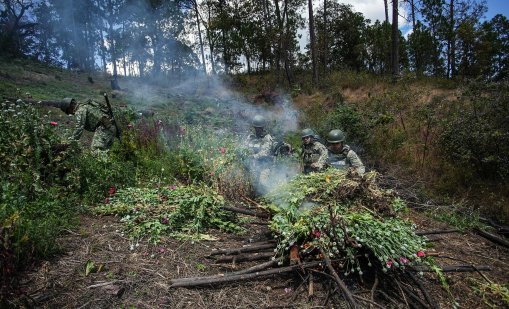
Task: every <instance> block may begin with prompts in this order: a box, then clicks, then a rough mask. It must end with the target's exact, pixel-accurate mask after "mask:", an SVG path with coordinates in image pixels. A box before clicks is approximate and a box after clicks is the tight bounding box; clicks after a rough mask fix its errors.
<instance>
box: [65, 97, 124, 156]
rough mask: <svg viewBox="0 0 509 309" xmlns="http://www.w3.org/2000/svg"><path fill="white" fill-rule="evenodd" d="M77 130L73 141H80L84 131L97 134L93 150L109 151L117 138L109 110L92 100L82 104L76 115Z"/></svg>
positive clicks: (72, 137)
mask: <svg viewBox="0 0 509 309" xmlns="http://www.w3.org/2000/svg"><path fill="white" fill-rule="evenodd" d="M74 114H75V117H76V128H75V130H74V133H73V134H72V136H71V139H74V140H79V139H80V137H81V135H82V134H83V130H87V131H90V132H95V134H94V137H93V139H92V145H91V148H92V150H107V149H109V148H110V147H111V145H112V144H113V140H114V139H115V136H116V129H115V125H114V124H113V121H112V119H111V118H110V116H109V115H108V108H107V107H106V106H104V105H102V104H100V103H97V102H95V101H92V100H88V101H87V102H84V103H80V104H78V106H77V107H76V112H75V113H74Z"/></svg>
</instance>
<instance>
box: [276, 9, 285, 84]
mask: <svg viewBox="0 0 509 309" xmlns="http://www.w3.org/2000/svg"><path fill="white" fill-rule="evenodd" d="M274 5H275V7H276V22H277V29H278V31H277V33H278V42H277V47H276V51H275V54H276V76H277V77H278V80H279V74H280V70H281V58H282V49H283V21H282V19H281V10H280V9H279V0H274Z"/></svg>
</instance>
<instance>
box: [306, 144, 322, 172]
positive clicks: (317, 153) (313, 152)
mask: <svg viewBox="0 0 509 309" xmlns="http://www.w3.org/2000/svg"><path fill="white" fill-rule="evenodd" d="M302 162H303V164H304V174H309V173H310V172H319V171H321V170H323V169H324V168H325V165H326V163H327V148H325V146H324V145H323V144H322V143H320V142H318V141H312V142H311V143H309V144H307V145H305V144H304V145H302ZM311 165H313V166H311Z"/></svg>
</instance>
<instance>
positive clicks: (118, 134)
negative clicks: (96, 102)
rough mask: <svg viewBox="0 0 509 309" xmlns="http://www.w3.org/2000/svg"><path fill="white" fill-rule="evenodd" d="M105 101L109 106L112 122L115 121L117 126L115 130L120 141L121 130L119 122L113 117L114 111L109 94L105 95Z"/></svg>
mask: <svg viewBox="0 0 509 309" xmlns="http://www.w3.org/2000/svg"><path fill="white" fill-rule="evenodd" d="M104 100H105V101H106V105H107V106H108V114H109V116H110V117H111V121H113V124H114V125H115V129H116V130H117V137H118V139H120V135H121V132H120V129H119V128H118V125H117V122H116V121H115V117H113V109H112V108H111V105H110V99H109V98H108V94H106V92H105V93H104Z"/></svg>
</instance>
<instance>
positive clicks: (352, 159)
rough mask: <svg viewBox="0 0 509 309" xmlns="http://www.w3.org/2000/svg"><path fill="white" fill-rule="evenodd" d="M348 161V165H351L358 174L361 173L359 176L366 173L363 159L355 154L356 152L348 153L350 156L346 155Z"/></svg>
mask: <svg viewBox="0 0 509 309" xmlns="http://www.w3.org/2000/svg"><path fill="white" fill-rule="evenodd" d="M346 161H347V164H349V165H350V166H351V167H353V168H355V170H356V171H357V173H359V175H362V174H364V172H365V171H366V168H365V167H364V164H362V161H361V159H360V158H359V156H358V155H357V154H356V153H355V151H353V150H350V151H349V152H348V154H347V155H346Z"/></svg>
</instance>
